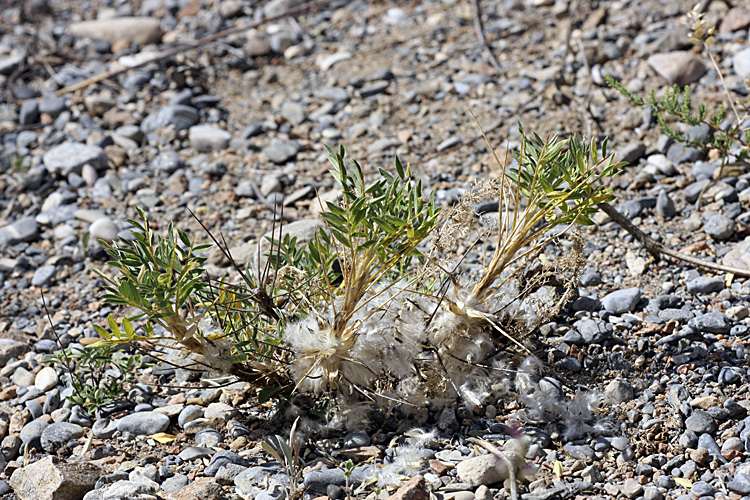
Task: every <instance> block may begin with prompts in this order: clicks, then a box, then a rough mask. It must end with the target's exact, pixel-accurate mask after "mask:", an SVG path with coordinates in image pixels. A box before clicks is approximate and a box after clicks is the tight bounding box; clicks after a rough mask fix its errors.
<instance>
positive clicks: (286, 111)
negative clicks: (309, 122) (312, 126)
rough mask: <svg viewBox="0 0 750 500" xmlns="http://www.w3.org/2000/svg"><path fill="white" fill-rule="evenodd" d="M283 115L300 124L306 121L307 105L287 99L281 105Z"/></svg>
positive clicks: (293, 123)
mask: <svg viewBox="0 0 750 500" xmlns="http://www.w3.org/2000/svg"><path fill="white" fill-rule="evenodd" d="M281 116H282V118H284V119H285V120H286V121H287V122H289V123H291V124H292V125H299V124H301V123H302V122H304V121H305V118H306V117H305V107H304V106H303V105H302V104H300V103H298V102H293V101H287V102H285V103H284V104H283V105H282V106H281Z"/></svg>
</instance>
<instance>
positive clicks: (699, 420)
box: [685, 410, 718, 434]
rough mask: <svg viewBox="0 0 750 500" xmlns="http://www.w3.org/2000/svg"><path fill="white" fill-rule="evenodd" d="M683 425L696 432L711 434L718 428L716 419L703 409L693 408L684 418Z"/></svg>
mask: <svg viewBox="0 0 750 500" xmlns="http://www.w3.org/2000/svg"><path fill="white" fill-rule="evenodd" d="M685 427H686V428H687V429H688V430H690V431H693V432H695V433H696V434H704V433H706V434H713V433H714V432H716V429H717V428H718V426H717V425H716V420H714V419H713V418H712V417H711V415H709V414H708V413H707V412H705V411H703V410H694V411H693V414H692V415H690V416H689V417H688V418H687V420H685Z"/></svg>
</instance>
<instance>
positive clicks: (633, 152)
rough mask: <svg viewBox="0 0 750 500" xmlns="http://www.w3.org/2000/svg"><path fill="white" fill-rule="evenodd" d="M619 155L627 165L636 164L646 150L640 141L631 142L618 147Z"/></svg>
mask: <svg viewBox="0 0 750 500" xmlns="http://www.w3.org/2000/svg"><path fill="white" fill-rule="evenodd" d="M618 152H619V156H620V158H621V160H622V161H624V162H627V163H628V164H629V165H633V164H636V163H637V162H638V160H640V159H641V157H642V156H643V153H645V152H646V145H645V144H643V143H640V142H631V143H630V144H626V145H625V146H623V147H622V148H620V150H619V151H618Z"/></svg>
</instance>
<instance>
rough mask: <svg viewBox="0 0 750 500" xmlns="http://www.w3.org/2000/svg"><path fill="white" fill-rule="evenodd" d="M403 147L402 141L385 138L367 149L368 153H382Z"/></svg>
mask: <svg viewBox="0 0 750 500" xmlns="http://www.w3.org/2000/svg"><path fill="white" fill-rule="evenodd" d="M400 145H401V141H399V140H398V139H396V138H393V137H384V138H382V139H378V140H376V141H375V142H373V143H372V144H370V145H369V146H368V147H367V152H368V153H380V152H382V151H385V150H386V149H391V148H397V147H399V146H400Z"/></svg>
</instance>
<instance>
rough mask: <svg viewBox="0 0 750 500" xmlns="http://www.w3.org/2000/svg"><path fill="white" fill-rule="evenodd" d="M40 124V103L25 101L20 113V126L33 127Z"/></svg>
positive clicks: (30, 100) (31, 100)
mask: <svg viewBox="0 0 750 500" xmlns="http://www.w3.org/2000/svg"><path fill="white" fill-rule="evenodd" d="M38 122H39V103H37V102H36V101H35V100H33V99H29V100H27V101H24V103H23V104H21V109H20V110H19V112H18V123H19V124H20V125H33V124H35V123H38Z"/></svg>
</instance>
